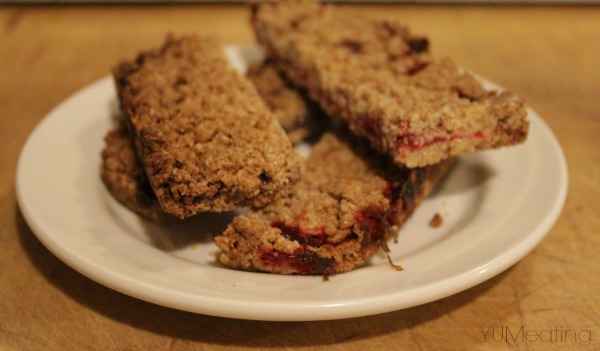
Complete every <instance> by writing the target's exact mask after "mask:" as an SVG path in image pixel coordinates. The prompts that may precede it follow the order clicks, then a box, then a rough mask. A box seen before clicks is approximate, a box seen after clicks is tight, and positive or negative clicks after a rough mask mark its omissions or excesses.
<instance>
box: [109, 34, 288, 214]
mask: <svg viewBox="0 0 600 351" xmlns="http://www.w3.org/2000/svg"><path fill="white" fill-rule="evenodd" d="M113 74H114V77H115V82H116V85H117V91H118V94H119V99H120V102H121V107H122V110H123V111H124V114H125V118H126V121H127V124H128V127H129V129H130V134H131V136H132V138H133V139H134V145H135V148H136V151H137V154H138V156H139V158H140V161H141V164H142V165H143V167H144V169H145V171H146V174H147V176H148V179H149V182H150V185H151V186H152V189H153V191H154V193H155V194H156V197H157V199H158V201H159V203H160V205H161V208H162V209H163V210H164V211H165V212H167V213H170V214H173V215H175V216H177V217H180V218H184V217H188V216H191V215H194V214H196V213H198V212H202V211H214V212H220V211H227V210H231V209H233V208H236V207H244V206H250V207H261V206H264V205H266V204H267V203H269V202H270V201H271V197H272V196H273V195H274V194H276V193H277V192H278V191H279V190H281V189H282V188H284V187H285V186H287V185H289V184H290V183H293V182H294V181H296V180H297V179H298V178H299V175H300V159H299V156H298V155H297V154H296V152H295V151H294V150H293V148H292V145H291V142H290V141H289V139H288V137H287V136H286V135H285V132H284V131H283V129H282V128H281V126H280V125H279V123H278V122H277V121H276V119H275V117H274V116H273V114H272V113H271V112H270V111H269V110H268V108H267V106H266V105H265V103H264V102H263V100H262V99H261V98H260V97H259V95H258V93H257V91H256V88H255V87H254V86H253V85H252V83H251V82H250V81H249V80H248V79H247V78H245V77H244V76H243V75H241V74H240V73H238V72H236V71H234V69H233V68H231V67H230V66H229V63H228V62H227V60H226V59H225V58H224V55H223V48H222V46H221V44H220V43H219V42H218V40H217V39H216V38H214V37H212V36H184V37H174V36H168V37H167V39H166V41H165V43H164V44H163V46H162V47H160V48H158V49H155V50H150V51H147V52H143V53H141V54H139V56H138V57H137V58H136V59H135V60H132V61H127V62H123V63H121V64H120V65H118V66H117V67H116V68H115V69H114V71H113Z"/></svg>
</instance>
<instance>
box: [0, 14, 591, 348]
mask: <svg viewBox="0 0 600 351" xmlns="http://www.w3.org/2000/svg"><path fill="white" fill-rule="evenodd" d="M357 6H358V5H357ZM360 6H362V7H363V8H364V11H365V12H369V13H373V14H374V15H386V16H393V17H396V18H400V19H402V20H403V21H404V22H406V23H407V24H409V25H410V26H411V28H412V30H413V31H414V32H416V33H421V34H425V35H427V36H429V37H430V39H431V43H432V50H433V52H434V54H435V55H436V56H450V57H452V58H454V59H455V60H456V61H457V62H459V63H460V64H461V65H462V66H464V67H467V68H469V69H471V70H473V71H475V72H478V73H479V74H481V75H483V76H485V77H488V78H490V79H491V80H493V81H495V82H497V83H499V84H501V85H503V86H505V87H508V88H509V89H510V90H512V91H514V92H516V93H517V94H519V95H521V96H523V97H524V98H525V99H526V100H527V102H528V103H529V105H530V106H531V107H533V108H534V109H535V110H537V111H538V112H539V114H540V115H541V116H542V117H543V118H544V119H545V121H546V122H547V123H548V124H549V125H550V127H551V128H552V130H553V131H554V133H555V134H556V136H557V137H558V139H559V141H560V143H561V145H562V147H563V149H564V151H565V154H566V157H567V162H568V167H569V176H570V181H569V193H568V197H567V201H566V204H565V207H564V210H563V212H562V214H561V216H560V217H559V219H558V221H557V223H556V224H555V225H554V227H553V228H552V229H551V231H550V232H549V234H548V236H547V237H546V238H545V240H544V241H543V242H542V243H541V244H540V245H539V246H538V247H537V248H536V249H535V250H534V251H533V252H532V253H531V254H530V255H528V256H527V257H526V258H525V259H523V260H522V261H521V262H519V263H518V264H516V265H515V266H513V267H512V268H510V269H508V270H507V271H506V272H504V273H502V274H500V275H498V276H496V277H495V278H493V279H491V280H489V281H487V282H485V283H482V284H480V285H478V286H476V287H474V288H471V289H469V290H467V291H464V292H462V293H459V294H456V295H454V296H450V297H448V298H445V299H442V300H440V301H436V302H433V303H429V304H426V305H422V306H418V307H414V308H410V309H407V310H402V311H397V312H392V313H386V314H382V315H375V316H370V317H364V318H353V319H346V320H336V321H322V322H303V323H300V322H294V323H279V322H256V321H244V320H233V319H225V318H217V317H210V316H204V315H196V314H192V313H186V312H181V311H176V310H172V309H169V308H164V307H160V306H156V305H152V304H149V303H146V302H142V301H139V300H136V299H134V298H131V297H128V296H126V295H123V294H120V293H117V292H115V291H112V290H110V289H108V288H106V287H104V286H102V285H100V284H97V283H95V282H93V281H92V280H90V279H88V278H86V277H84V276H82V275H80V274H78V273H77V272H75V271H74V270H73V269H71V268H69V267H68V266H67V265H65V264H64V263H62V262H61V261H60V260H59V259H57V258H56V257H55V256H54V255H52V254H51V253H50V252H49V251H48V250H47V249H46V248H45V247H44V246H43V245H42V244H41V243H40V242H39V241H38V240H37V239H36V238H35V236H34V235H33V233H32V232H31V230H30V229H29V227H28V226H27V224H26V223H25V221H24V219H23V217H22V215H21V213H20V210H19V208H18V206H17V202H16V200H15V169H16V164H17V160H18V157H19V153H20V151H21V148H22V147H23V145H24V143H25V141H26V138H27V137H28V136H29V134H30V133H31V131H32V129H33V128H34V127H35V126H36V124H37V123H38V122H40V120H41V119H42V118H43V117H44V116H45V115H46V114H47V113H48V112H49V111H50V110H51V109H52V108H53V107H54V106H56V105H57V104H58V103H60V102H61V101H62V100H64V99H65V98H67V97H68V96H70V95H71V94H73V93H74V92H76V91H77V90H78V89H80V88H82V87H84V86H86V85H87V84H90V83H92V82H94V81H95V80H97V79H99V78H101V77H104V76H106V75H107V74H108V73H109V71H110V69H111V67H112V66H113V65H114V64H115V63H116V62H118V61H119V60H121V59H123V58H126V57H131V56H133V55H134V54H135V53H136V52H137V51H138V50H139V49H142V48H146V47H150V46H155V45H157V44H158V43H160V42H161V41H162V39H163V37H164V36H165V34H166V33H167V32H173V33H191V32H195V33H207V32H211V33H216V34H218V35H219V36H220V37H221V38H222V39H223V40H224V41H225V42H228V43H242V44H243V43H251V42H253V37H252V33H251V31H250V29H249V26H248V12H247V9H246V7H245V6H241V5H186V6H179V5H163V6H159V5H143V6H142V5H140V6H124V5H123V6H99V5H96V6H2V7H0V147H1V163H0V350H7V351H12V350H247V349H252V348H262V349H302V350H317V349H322V348H324V347H326V346H328V347H329V348H331V349H334V350H392V349H394V350H400V349H402V350H506V349H510V350H600V258H599V257H600V254H599V252H598V251H599V249H600V215H599V213H598V212H599V209H600V206H599V205H598V203H599V202H600V7H570V6H556V7H546V6H427V5H420V6H416V5H412V6H408V5H360ZM65 128H68V126H65ZM56 156H57V157H60V155H56ZM90 157H93V155H90ZM56 181H57V182H59V181H60V179H56ZM507 191H510V189H507ZM56 202H57V205H59V204H60V199H56ZM74 235H76V233H74ZM491 327H493V328H494V331H493V333H494V336H495V338H493V337H492V330H491V329H490V328H491ZM520 330H522V332H527V331H531V332H535V333H542V334H539V337H538V338H536V339H534V338H531V339H530V340H522V339H521V338H518V340H516V341H513V340H511V339H509V338H503V337H502V335H503V334H501V333H502V332H504V335H506V332H509V333H510V334H511V335H515V334H518V333H519V331H520ZM552 330H558V334H560V335H557V332H552V333H553V334H548V335H546V334H543V332H544V331H547V332H548V333H551V331H552ZM561 331H573V333H576V335H577V336H573V333H568V334H567V335H566V336H567V337H566V338H553V337H551V336H550V335H556V336H561V335H562V334H563V333H561ZM486 332H487V334H486ZM588 332H589V335H588ZM486 335H487V337H486Z"/></svg>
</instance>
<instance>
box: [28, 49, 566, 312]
mask: <svg viewBox="0 0 600 351" xmlns="http://www.w3.org/2000/svg"><path fill="white" fill-rule="evenodd" d="M228 52H229V57H230V58H231V59H232V60H233V61H234V64H235V65H236V67H238V68H239V69H241V70H243V69H244V68H245V64H246V62H248V60H251V59H254V58H256V57H257V51H256V50H255V49H252V48H250V49H249V50H247V48H246V49H241V48H238V47H230V48H229V51H228ZM486 84H491V83H489V82H486ZM117 113H118V111H117V100H116V97H115V91H114V88H113V84H112V81H111V78H109V77H107V78H104V79H102V80H100V81H98V82H97V83H94V84H92V85H90V86H89V87H87V88H85V89H83V90H81V91H80V92H78V93H77V94H75V95H74V96H72V97H71V98H69V99H68V100H66V101H65V102H63V103H62V104H61V105H60V106H58V107H57V108H56V109H55V110H54V111H52V112H51V113H50V114H49V115H48V116H47V117H46V118H45V119H44V120H43V121H42V122H41V123H40V124H39V125H38V126H37V127H36V129H35V130H34V132H33V133H32V135H31V136H30V138H29V140H28V141H27V143H26V145H25V147H24V149H23V151H22V154H21V157H20V160H19V165H18V170H17V197H18V202H19V205H20V208H21V211H22V213H23V215H24V217H25V219H26V221H27V223H28V224H29V225H30V227H31V229H32V230H33V232H34V233H35V235H36V236H37V237H38V238H39V239H40V240H41V242H42V243H43V244H44V245H45V246H46V247H47V248H48V249H50V251H52V252H53V253H54V254H55V255H56V256H58V257H59V258H60V259H61V260H63V261H64V262H66V263H67V264H68V265H70V266H71V267H73V268H74V269H76V270H77V271H79V272H80V273H82V274H83V275H85V276H88V277H89V278H91V279H93V280H95V281H97V282H99V283H101V284H104V285H106V286H108V287H110V288H112V289H115V290H118V291H120V292H122V293H125V294H128V295H131V296H134V297H136V298H139V299H142V300H146V301H149V302H152V303H156V304H159V305H164V306H168V307H172V308H176V309H181V310H185V311H191V312H196V313H203V314H208V315H215V316H223V317H232V318H243V319H257V320H287V321H292V320H295V321H298V320H324V319H337V318H348V317H357V316H365V315H372V314H377V313H383V312H388V311H393V310H399V309H403V308H407V307H411V306H415V305H419V304H423V303H427V302H430V301H434V300H436V299H440V298H443V297H446V296H448V295H451V294H454V293H457V292H459V291H462V290H465V289H467V288H469V287H472V286H474V285H476V284H478V283H481V282H483V281H485V280H487V279H489V278H491V277H492V276H494V275H496V274H498V273H500V272H502V271H503V270H505V269H507V268H508V267H510V266H511V265H513V264H514V263H516V262H517V261H518V260H520V259H521V258H523V257H524V256H525V255H527V254H528V253H529V252H530V251H531V250H532V249H533V248H534V247H535V246H536V245H537V244H538V243H539V242H540V241H541V240H542V238H543V237H544V236H545V234H546V233H547V232H548V230H549V229H550V228H551V226H552V225H553V223H554V221H555V220H556V218H557V217H558V215H559V213H560V211H561V208H562V205H563V202H564V200H565V196H566V191H567V170H566V165H565V160H564V156H563V153H562V151H561V149H560V146H559V144H558V142H557V140H556V139H555V137H554V136H553V134H552V132H551V131H550V129H549V128H548V126H547V125H546V124H545V123H544V122H543V121H542V119H541V118H540V117H539V116H538V115H537V114H536V113H535V112H534V111H532V110H529V120H530V121H531V131H530V135H529V139H528V140H527V142H526V143H525V144H523V145H520V146H516V147H511V148H505V149H501V150H496V151H490V152H483V153H478V154H474V155H470V156H466V157H462V158H461V159H460V161H459V163H458V165H457V167H456V168H455V169H454V170H453V172H452V173H451V174H450V176H449V178H448V179H447V180H446V181H445V182H444V183H443V184H442V186H441V187H440V189H439V190H438V191H436V192H435V193H434V194H432V196H431V197H430V198H429V199H427V200H426V201H425V202H424V203H423V204H422V206H421V207H420V208H419V209H418V210H417V211H416V213H415V214H414V216H413V217H412V218H411V219H410V221H409V222H408V223H406V225H405V226H404V227H403V229H402V230H401V233H400V236H399V242H398V243H397V244H395V243H390V248H391V250H392V253H391V256H392V258H393V260H394V262H395V263H396V264H400V265H402V267H404V271H402V272H398V271H396V270H394V269H392V268H391V267H390V266H389V264H388V263H387V260H386V258H385V257H383V256H381V255H380V256H376V257H374V259H373V260H372V262H371V263H370V264H369V265H368V266H366V267H363V268H360V269H357V270H355V271H352V272H349V273H344V274H340V275H337V276H334V277H331V278H330V279H329V281H326V282H324V281H323V279H322V278H321V277H310V276H309V277H306V276H281V275H271V274H264V273H251V272H241V271H236V270H232V269H228V268H225V267H223V266H221V265H220V264H218V263H217V262H216V259H215V251H216V246H215V245H214V244H213V243H212V241H211V235H213V234H215V233H218V232H219V231H220V230H221V229H222V228H224V226H225V225H226V224H227V222H228V221H229V220H230V219H231V214H224V215H201V216H198V218H194V219H191V220H187V221H184V222H182V223H180V224H175V223H171V224H167V225H163V226H157V225H154V224H151V223H148V222H146V221H143V220H141V219H140V218H138V217H137V216H135V215H133V214H132V213H130V212H129V211H128V210H126V209H124V208H123V207H122V206H121V205H120V204H118V203H116V202H115V201H113V200H112V198H111V197H110V196H109V195H108V194H107V192H106V190H105V188H104V185H103V184H102V182H101V180H100V176H99V166H100V151H101V149H102V147H103V137H104V135H105V133H106V132H107V131H108V130H109V128H111V125H112V123H113V121H112V120H113V117H114V116H116V115H117ZM436 213H439V214H441V215H442V217H443V218H444V222H443V224H442V226H441V227H439V228H436V229H434V228H431V227H430V226H429V225H428V222H429V220H430V219H431V218H432V217H433V215H434V214H436Z"/></svg>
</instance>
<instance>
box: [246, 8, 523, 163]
mask: <svg viewBox="0 0 600 351" xmlns="http://www.w3.org/2000/svg"><path fill="white" fill-rule="evenodd" d="M346 11H347V10H343V9H340V8H337V7H335V6H333V5H320V4H318V3H317V2H315V1H313V0H284V1H279V2H262V3H259V4H257V5H255V8H254V12H253V23H254V27H255V31H256V34H257V38H258V40H259V42H260V43H261V44H262V45H263V46H264V48H265V50H266V52H267V55H268V56H269V57H270V58H271V59H272V60H273V61H274V62H275V63H276V65H277V66H278V68H279V69H280V70H282V71H284V72H285V73H286V74H287V76H288V78H289V79H291V80H292V81H293V82H294V83H295V84H298V85H300V86H302V87H304V88H305V89H307V91H308V92H309V93H310V96H311V97H312V98H313V99H314V100H316V101H317V102H318V103H319V104H320V106H321V107H322V108H323V109H324V110H325V111H326V112H327V113H328V114H329V115H332V116H335V117H339V118H341V119H343V120H345V121H346V122H347V123H348V124H349V126H350V128H351V130H352V131H353V132H355V133H357V134H359V135H362V136H365V137H367V138H368V139H369V140H370V141H371V143H372V145H373V146H374V147H375V148H377V149H378V150H380V151H382V152H385V153H388V154H390V155H391V156H392V157H393V158H394V160H395V162H396V163H398V164H403V165H406V166H408V167H417V166H425V165H430V164H434V163H436V162H439V161H440V160H443V159H445V158H448V157H452V156H456V155H460V154H463V153H469V152H474V151H477V150H483V149H489V148H496V147H500V146H504V145H512V144H516V143H519V142H522V141H524V140H525V138H526V135H527V131H528V122H527V121H526V118H525V117H526V110H525V105H524V102H523V100H522V99H521V98H519V97H517V96H515V95H514V94H512V93H509V92H504V93H498V92H488V91H485V89H484V88H483V87H482V86H481V84H479V83H478V82H477V81H476V79H474V78H473V77H472V76H471V75H470V74H468V73H465V72H464V71H462V70H461V69H459V68H458V67H456V65H455V64H454V63H453V62H452V61H451V60H449V59H441V60H436V59H434V58H433V57H432V56H431V55H430V54H429V53H428V42H427V39H425V38H421V37H415V36H412V35H411V34H410V33H409V30H408V28H407V27H405V26H403V25H402V24H400V23H398V22H397V21H387V20H375V19H371V18H369V17H366V16H365V15H363V14H361V13H354V12H352V13H347V12H346Z"/></svg>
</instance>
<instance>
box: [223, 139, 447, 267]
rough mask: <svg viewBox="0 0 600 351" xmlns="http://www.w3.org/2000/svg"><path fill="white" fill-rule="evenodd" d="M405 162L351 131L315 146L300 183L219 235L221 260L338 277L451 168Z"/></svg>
mask: <svg viewBox="0 0 600 351" xmlns="http://www.w3.org/2000/svg"><path fill="white" fill-rule="evenodd" d="M451 163H452V160H446V161H443V162H440V163H438V164H436V165H433V166H428V167H424V168H415V169H409V168H406V167H397V166H396V165H394V164H393V163H392V162H391V161H390V160H389V159H388V158H387V157H385V156H383V155H381V154H379V153H378V152H376V151H375V150H373V149H372V148H371V147H370V146H369V145H368V143H367V142H366V141H365V140H363V139H361V140H358V139H357V138H356V137H354V136H352V135H350V133H349V132H347V131H346V132H345V133H342V132H339V133H335V134H334V133H327V134H325V135H324V136H323V137H322V138H321V140H320V141H318V142H317V144H315V146H314V148H313V151H312V153H311V154H310V156H309V158H308V159H307V160H306V162H305V165H304V166H305V170H304V172H303V174H302V177H301V179H300V181H298V182H297V183H295V184H294V185H293V186H291V187H289V188H286V189H284V190H283V191H282V192H280V193H279V195H278V197H277V198H276V200H275V201H274V202H273V203H271V204H269V205H268V206H267V207H265V208H263V209H260V210H257V211H253V212H250V213H248V214H246V215H241V216H238V217H236V218H235V219H234V220H233V222H232V223H231V224H230V225H229V226H228V228H227V229H226V230H225V232H224V233H223V234H222V235H220V236H218V237H216V238H215V241H216V243H217V246H218V247H219V249H220V261H221V262H222V263H224V264H225V265H227V266H230V267H233V268H237V269H242V270H250V271H263V272H271V273H280V274H304V275H306V274H321V275H331V274H336V273H341V272H346V271H349V270H351V269H354V268H356V267H359V266H361V265H363V264H364V263H365V262H366V261H367V260H368V259H369V258H370V257H371V256H373V254H374V253H375V252H376V251H377V250H378V249H379V248H380V247H384V248H385V247H386V246H385V245H386V241H387V239H388V238H389V237H390V236H391V235H394V233H397V232H398V229H399V227H400V225H401V224H402V223H403V222H404V221H405V220H406V219H407V218H408V217H409V216H410V214H411V213H412V212H413V211H414V209H415V208H416V207H417V205H418V204H419V203H420V202H421V201H422V200H423V199H424V198H425V197H426V196H427V195H428V194H429V192H430V191H431V189H432V188H433V187H434V186H435V184H436V183H438V181H439V180H440V179H441V177H442V176H443V175H444V174H445V173H446V172H447V171H448V169H449V167H450V165H451Z"/></svg>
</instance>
